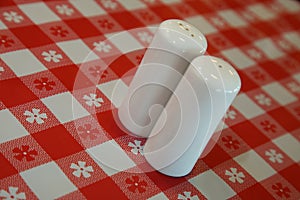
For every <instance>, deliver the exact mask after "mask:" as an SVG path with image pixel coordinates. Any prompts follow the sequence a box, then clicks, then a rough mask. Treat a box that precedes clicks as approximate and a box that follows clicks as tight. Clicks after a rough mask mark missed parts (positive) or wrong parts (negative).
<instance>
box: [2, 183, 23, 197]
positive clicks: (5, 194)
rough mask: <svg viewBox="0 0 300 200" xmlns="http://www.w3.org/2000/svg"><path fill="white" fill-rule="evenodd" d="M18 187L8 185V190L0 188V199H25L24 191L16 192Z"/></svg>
mask: <svg viewBox="0 0 300 200" xmlns="http://www.w3.org/2000/svg"><path fill="white" fill-rule="evenodd" d="M18 190H19V188H18V187H13V186H9V187H8V191H5V190H3V189H1V190H0V197H1V199H5V200H22V199H26V195H25V193H24V192H20V193H18Z"/></svg>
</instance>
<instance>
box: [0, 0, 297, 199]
mask: <svg viewBox="0 0 300 200" xmlns="http://www.w3.org/2000/svg"><path fill="white" fill-rule="evenodd" d="M170 18H179V19H184V20H186V21H188V22H190V23H191V24H193V25H195V26H196V27H198V28H199V29H200V30H201V31H202V32H203V33H204V34H205V36H206V37H207V40H208V46H209V47H208V54H210V55H214V56H218V57H221V58H224V59H225V60H228V61H229V62H230V63H232V64H233V65H234V66H235V68H236V69H237V70H238V72H239V74H240V76H241V79H242V90H241V92H240V94H239V95H238V96H237V98H236V100H235V101H234V103H233V105H232V107H231V108H230V109H229V110H228V112H227V114H226V121H225V123H226V126H225V128H224V130H223V131H222V133H221V136H220V138H219V140H218V142H217V144H216V145H215V146H214V148H213V149H212V150H211V152H210V153H209V154H208V155H207V156H205V157H204V158H201V159H199V160H198V162H197V164H196V166H195V168H194V169H193V171H192V172H191V174H189V175H188V176H186V177H182V178H171V177H167V176H164V175H162V174H160V173H158V172H156V171H153V170H149V166H148V164H147V163H146V162H145V159H144V157H143V152H142V148H143V145H144V143H145V140H144V139H140V138H134V137H132V136H130V135H128V134H126V133H125V132H124V131H122V130H121V129H120V128H119V126H118V125H117V122H116V121H115V118H114V114H115V113H116V110H117V107H118V106H119V105H120V103H121V101H122V98H123V97H124V95H125V94H126V91H127V88H128V84H129V83H130V80H131V79H132V75H133V74H134V70H135V69H136V66H137V65H138V63H139V61H140V60H141V58H142V55H143V53H144V51H145V48H146V47H147V46H148V44H149V42H150V41H151V38H152V36H153V29H151V28H149V27H150V26H157V25H158V24H159V23H160V22H162V21H163V20H166V19H170ZM135 28H139V29H135ZM116 34H117V35H119V37H114V35H116ZM131 49H135V50H134V51H130V50H131ZM0 53H1V60H0V199H56V198H59V199H148V198H150V199H193V200H195V199H206V198H208V199H228V198H231V199H300V181H299V180H300V167H299V161H300V145H299V140H300V102H299V98H300V3H299V2H298V1H292V0H279V1H275V0H264V1H259V0H250V1H249V0H248V1H240V0H227V1H221V0H202V1H201V0H199V1H197V0H184V1H180V0H140V1H139V0H118V1H117V0H115V1H114V0H97V1H90V0H88V1H80V0H78V1H77V0H70V1H37V0H28V1H27V0H1V1H0ZM87 54H89V56H88V57H87ZM128 71H129V73H128ZM100 76H101V79H100V80H99V77H100ZM112 90H115V92H113V91H112ZM113 94H115V95H113ZM95 153H100V155H101V160H112V161H113V162H116V163H120V165H119V166H118V169H112V168H110V167H108V166H106V165H104V164H103V163H102V162H99V159H95V157H93V154H95Z"/></svg>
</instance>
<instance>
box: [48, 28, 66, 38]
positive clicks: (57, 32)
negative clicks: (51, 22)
mask: <svg viewBox="0 0 300 200" xmlns="http://www.w3.org/2000/svg"><path fill="white" fill-rule="evenodd" d="M50 30H51V34H52V35H55V36H60V37H66V36H67V35H68V34H69V31H67V30H65V29H63V28H62V27H61V26H52V27H50Z"/></svg>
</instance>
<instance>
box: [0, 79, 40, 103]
mask: <svg viewBox="0 0 300 200" xmlns="http://www.w3.org/2000/svg"><path fill="white" fill-rule="evenodd" d="M0 91H1V95H0V101H2V102H3V103H4V105H5V106H6V107H8V108H9V107H13V106H17V105H20V104H23V103H27V102H30V101H34V100H37V99H38V98H37V97H36V96H35V95H34V94H33V93H32V92H31V90H30V89H29V88H27V87H26V86H25V85H24V84H23V83H22V81H20V79H18V78H13V79H8V80H4V81H1V83H0Z"/></svg>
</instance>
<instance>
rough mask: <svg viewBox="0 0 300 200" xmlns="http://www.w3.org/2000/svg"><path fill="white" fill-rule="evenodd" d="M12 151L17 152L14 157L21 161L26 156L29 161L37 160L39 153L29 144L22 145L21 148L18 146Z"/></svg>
mask: <svg viewBox="0 0 300 200" xmlns="http://www.w3.org/2000/svg"><path fill="white" fill-rule="evenodd" d="M12 152H13V153H14V154H15V155H14V158H16V159H17V160H19V161H22V160H23V159H24V158H25V160H26V161H27V162H29V161H33V160H35V156H37V155H38V152H37V151H36V150H35V149H30V147H29V146H28V145H22V146H21V148H18V147H16V148H14V149H13V150H12Z"/></svg>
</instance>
